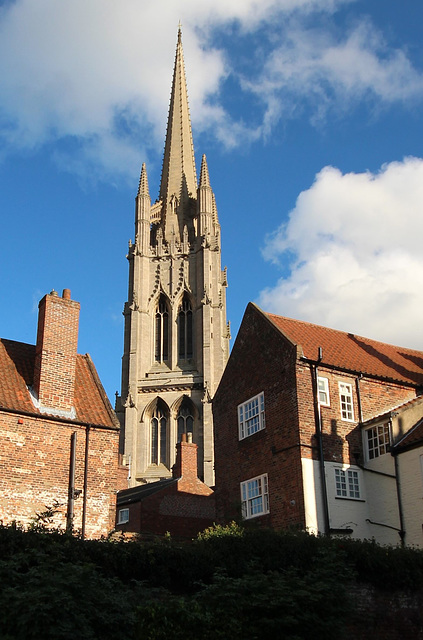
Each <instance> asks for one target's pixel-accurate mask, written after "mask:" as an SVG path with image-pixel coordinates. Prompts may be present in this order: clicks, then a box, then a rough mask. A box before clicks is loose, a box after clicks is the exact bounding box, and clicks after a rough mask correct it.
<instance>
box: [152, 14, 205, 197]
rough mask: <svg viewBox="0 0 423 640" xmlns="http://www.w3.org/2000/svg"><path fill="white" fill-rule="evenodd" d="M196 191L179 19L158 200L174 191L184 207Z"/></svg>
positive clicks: (172, 193) (170, 195)
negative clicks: (189, 195)
mask: <svg viewBox="0 0 423 640" xmlns="http://www.w3.org/2000/svg"><path fill="white" fill-rule="evenodd" d="M196 191H197V177H196V170H195V158H194V145H193V141H192V130H191V117H190V113H189V107H188V91H187V84H186V77H185V64H184V53H183V49H182V35H181V24H180V23H179V27H178V42H177V45H176V55H175V66H174V70H173V82H172V91H171V96H170V106H169V116H168V121H167V132H166V141H165V149H164V156H163V168H162V179H161V184H160V200H162V202H163V203H164V206H165V207H166V206H167V202H168V200H169V199H170V198H171V197H172V195H176V197H177V198H178V200H179V202H181V204H182V208H183V207H184V202H185V201H186V198H187V196H188V194H190V193H191V194H195V193H196Z"/></svg>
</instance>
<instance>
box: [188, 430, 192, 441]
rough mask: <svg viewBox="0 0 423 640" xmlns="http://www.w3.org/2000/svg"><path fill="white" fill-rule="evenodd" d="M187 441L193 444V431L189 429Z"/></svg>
mask: <svg viewBox="0 0 423 640" xmlns="http://www.w3.org/2000/svg"><path fill="white" fill-rule="evenodd" d="M187 442H189V444H192V433H191V431H189V432H188V433H187Z"/></svg>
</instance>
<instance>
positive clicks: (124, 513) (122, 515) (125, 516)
mask: <svg viewBox="0 0 423 640" xmlns="http://www.w3.org/2000/svg"><path fill="white" fill-rule="evenodd" d="M126 522H129V509H119V512H118V522H117V523H118V524H125V523H126Z"/></svg>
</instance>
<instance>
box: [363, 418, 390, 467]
mask: <svg viewBox="0 0 423 640" xmlns="http://www.w3.org/2000/svg"><path fill="white" fill-rule="evenodd" d="M363 436H364V447H365V451H366V458H367V461H370V460H375V459H376V458H380V456H383V455H385V453H389V451H390V449H391V427H390V424H389V422H383V423H379V424H375V425H373V426H371V427H368V428H367V429H365V430H364V433H363Z"/></svg>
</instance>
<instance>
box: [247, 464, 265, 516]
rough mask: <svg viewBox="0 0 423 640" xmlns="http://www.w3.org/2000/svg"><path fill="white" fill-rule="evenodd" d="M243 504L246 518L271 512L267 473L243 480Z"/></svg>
mask: <svg viewBox="0 0 423 640" xmlns="http://www.w3.org/2000/svg"><path fill="white" fill-rule="evenodd" d="M241 504H242V517H243V518H244V519H245V520H248V519H249V518H255V517H256V516H262V515H264V514H265V513H269V491H268V483H267V474H264V475H262V476H257V477H256V478H251V480H247V481H246V482H241Z"/></svg>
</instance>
